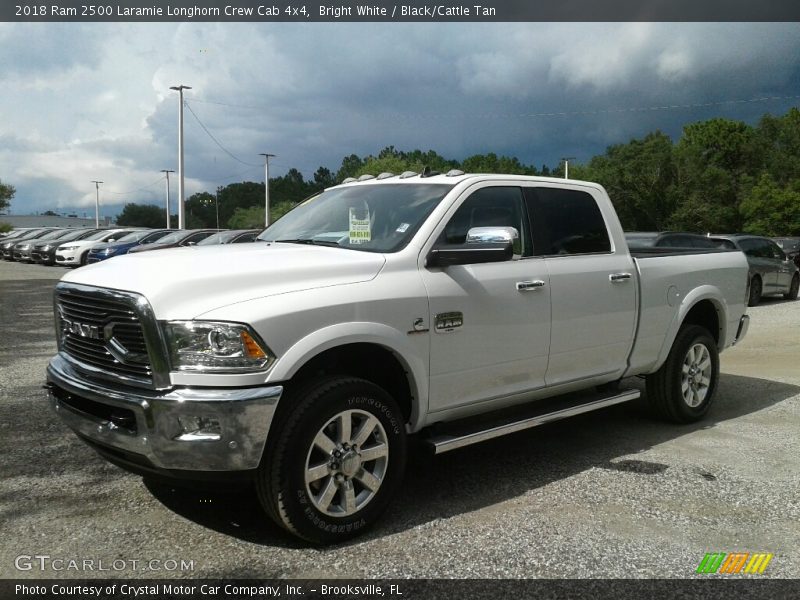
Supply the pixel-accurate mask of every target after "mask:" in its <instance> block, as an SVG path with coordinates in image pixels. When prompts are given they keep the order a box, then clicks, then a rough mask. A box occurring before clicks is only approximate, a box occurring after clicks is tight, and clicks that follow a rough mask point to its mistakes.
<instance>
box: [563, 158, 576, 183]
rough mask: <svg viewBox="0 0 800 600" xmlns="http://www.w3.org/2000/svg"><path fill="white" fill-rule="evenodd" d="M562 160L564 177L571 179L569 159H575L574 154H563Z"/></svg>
mask: <svg viewBox="0 0 800 600" xmlns="http://www.w3.org/2000/svg"><path fill="white" fill-rule="evenodd" d="M561 160H563V161H564V179H569V161H571V160H575V157H574V156H562V157H561Z"/></svg>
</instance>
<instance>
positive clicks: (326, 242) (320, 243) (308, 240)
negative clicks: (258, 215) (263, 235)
mask: <svg viewBox="0 0 800 600" xmlns="http://www.w3.org/2000/svg"><path fill="white" fill-rule="evenodd" d="M272 241H273V242H275V243H278V244H309V245H312V246H333V247H335V248H341V247H342V246H340V245H339V244H338V243H336V242H331V241H329V240H315V239H313V238H295V239H293V240H272Z"/></svg>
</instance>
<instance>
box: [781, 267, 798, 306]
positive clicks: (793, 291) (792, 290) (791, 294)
mask: <svg viewBox="0 0 800 600" xmlns="http://www.w3.org/2000/svg"><path fill="white" fill-rule="evenodd" d="M798 289H800V275H798V274H797V273H795V274H794V277H792V283H791V285H790V286H789V291H788V292H786V293H785V294H784V295H783V297H784V298H786V299H787V300H797V291H798Z"/></svg>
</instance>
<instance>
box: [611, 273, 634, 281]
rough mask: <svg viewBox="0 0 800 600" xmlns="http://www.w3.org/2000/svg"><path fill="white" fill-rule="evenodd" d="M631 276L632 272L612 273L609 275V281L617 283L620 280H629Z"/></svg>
mask: <svg viewBox="0 0 800 600" xmlns="http://www.w3.org/2000/svg"><path fill="white" fill-rule="evenodd" d="M630 278H631V274H630V273H612V274H611V275H609V276H608V279H609V281H611V283H617V282H618V281H627V280H628V279H630Z"/></svg>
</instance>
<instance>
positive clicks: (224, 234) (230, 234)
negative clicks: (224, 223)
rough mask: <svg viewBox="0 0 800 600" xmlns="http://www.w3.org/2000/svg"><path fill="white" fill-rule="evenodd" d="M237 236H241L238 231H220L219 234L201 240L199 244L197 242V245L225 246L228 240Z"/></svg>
mask: <svg viewBox="0 0 800 600" xmlns="http://www.w3.org/2000/svg"><path fill="white" fill-rule="evenodd" d="M237 235H239V232H238V231H220V232H219V233H215V234H214V235H210V236H208V237H207V238H206V239H204V240H200V241H199V242H197V245H198V246H213V245H214V244H224V243H226V242H227V241H228V240H231V239H233V238H234V237H235V236H237Z"/></svg>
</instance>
